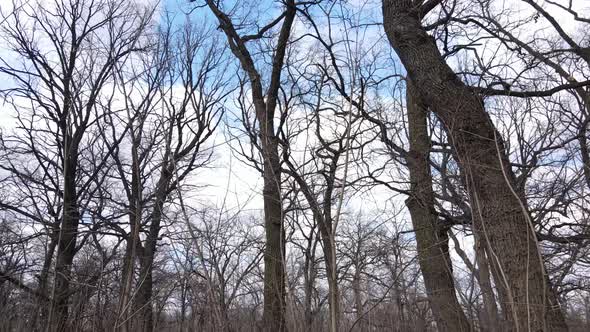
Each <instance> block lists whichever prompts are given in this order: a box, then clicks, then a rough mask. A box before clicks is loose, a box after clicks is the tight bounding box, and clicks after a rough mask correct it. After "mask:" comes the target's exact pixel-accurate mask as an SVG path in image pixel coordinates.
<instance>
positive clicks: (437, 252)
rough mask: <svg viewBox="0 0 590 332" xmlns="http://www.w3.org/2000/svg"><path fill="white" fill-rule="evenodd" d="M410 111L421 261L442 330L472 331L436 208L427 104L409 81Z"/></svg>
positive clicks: (412, 206) (413, 211) (413, 205)
mask: <svg viewBox="0 0 590 332" xmlns="http://www.w3.org/2000/svg"><path fill="white" fill-rule="evenodd" d="M406 89H407V112H408V129H409V141H410V152H409V154H408V158H407V161H408V169H409V171H410V182H411V196H410V197H408V199H407V200H406V205H407V206H408V209H409V211H410V215H411V218H412V225H413V227H414V231H415V234H416V242H417V245H418V261H419V264H420V270H421V271H422V276H423V277H424V284H425V286H426V292H427V294H428V300H429V302H430V307H431V309H432V313H433V315H434V318H435V320H436V325H437V326H438V330H439V331H441V332H443V331H449V332H452V331H471V326H470V324H469V321H468V320H467V317H466V316H465V313H464V312H463V309H462V308H461V305H460V304H459V301H458V300H457V295H456V293H455V283H454V281H453V266H452V264H451V257H450V255H449V246H448V237H447V235H446V230H444V229H441V227H439V225H438V220H437V217H436V215H435V213H434V212H435V210H434V193H433V190H432V176H431V175H430V164H429V157H428V156H429V153H430V146H431V142H430V137H429V136H428V130H427V121H426V119H427V116H428V112H427V110H426V108H425V107H424V106H423V105H422V103H420V102H419V98H417V96H416V95H415V94H416V91H415V88H414V87H413V86H412V84H411V83H408V85H407V88H406Z"/></svg>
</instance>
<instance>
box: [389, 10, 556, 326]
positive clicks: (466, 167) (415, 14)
mask: <svg viewBox="0 0 590 332" xmlns="http://www.w3.org/2000/svg"><path fill="white" fill-rule="evenodd" d="M414 5H415V4H414V3H413V2H412V1H409V0H383V17H384V19H383V21H384V27H385V31H386V33H387V36H388V38H389V41H390V43H391V45H392V46H393V48H394V49H395V51H396V52H397V54H398V55H399V57H400V59H401V61H402V63H403V64H404V66H405V68H406V70H407V72H408V75H409V77H410V79H411V80H412V82H413V83H414V84H415V86H416V87H417V89H418V92H419V94H420V98H421V100H423V101H424V102H425V104H427V105H428V106H429V107H431V109H432V111H433V112H434V113H435V114H436V115H437V116H438V117H439V118H440V119H441V121H442V123H443V124H444V126H445V129H446V131H447V133H448V135H449V138H450V141H451V142H452V144H453V147H454V153H455V158H456V160H457V161H458V163H459V166H460V167H461V171H462V174H463V176H464V178H465V183H466V185H467V188H468V191H469V194H470V202H471V206H472V209H473V215H474V219H475V220H474V224H475V229H474V231H475V232H477V233H479V234H480V236H481V238H482V239H484V240H485V241H486V244H487V245H489V247H490V249H491V256H490V257H491V259H493V260H497V262H498V264H497V266H498V267H499V268H500V269H501V270H500V272H501V273H500V274H499V275H500V276H501V278H502V282H504V283H505V284H506V289H507V292H506V294H507V295H508V296H507V297H505V298H503V299H502V301H503V302H505V303H507V304H508V306H509V307H510V310H509V311H508V312H505V314H506V316H507V317H506V318H507V319H508V320H509V321H510V322H511V326H512V329H513V330H519V331H542V330H551V331H566V330H567V326H566V324H565V319H564V316H563V313H562V311H561V308H560V306H559V303H558V301H557V299H556V298H555V296H554V295H553V292H552V291H551V286H550V285H549V282H548V279H547V278H546V275H545V270H544V265H543V262H542V260H541V257H540V253H539V249H538V247H537V242H536V238H535V234H534V231H533V229H532V225H531V221H530V215H529V213H528V211H527V209H526V204H525V203H524V201H523V198H522V197H518V195H516V194H515V191H514V189H513V188H514V187H515V179H514V174H513V173H512V170H511V168H510V164H509V160H508V157H507V155H506V152H505V150H504V147H503V142H502V140H501V138H500V137H499V134H498V133H497V131H496V130H495V127H494V125H493V123H492V121H491V119H490V118H489V116H488V115H487V113H486V112H485V109H484V105H483V100H482V99H481V97H480V96H478V95H476V94H474V93H473V91H472V90H471V89H469V88H468V87H467V86H466V85H465V84H464V83H463V82H461V80H460V79H459V78H458V77H457V75H456V74H455V73H454V72H453V71H452V69H451V68H450V67H449V66H448V65H447V64H446V63H445V61H444V59H443V58H442V56H441V54H440V52H439V50H438V48H437V45H436V42H435V40H434V39H433V38H432V37H430V36H429V35H428V34H427V33H426V31H425V30H424V28H423V27H422V25H421V19H420V13H419V10H417V9H415V7H414Z"/></svg>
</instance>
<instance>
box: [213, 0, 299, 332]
mask: <svg viewBox="0 0 590 332" xmlns="http://www.w3.org/2000/svg"><path fill="white" fill-rule="evenodd" d="M207 5H208V6H209V8H210V9H211V11H212V12H213V14H214V15H215V16H216V17H217V19H218V21H219V24H220V28H221V29H222V30H223V31H224V32H225V35H226V36H227V40H228V44H229V46H230V49H231V51H232V53H233V54H234V55H235V57H236V58H237V59H238V60H239V61H240V64H241V66H242V69H243V70H244V71H245V72H246V73H247V75H248V79H249V81H250V87H251V93H252V103H253V104H254V109H255V112H256V120H257V122H258V124H259V128H260V130H259V133H258V138H259V140H260V147H261V149H260V150H261V151H260V152H261V154H262V159H263V170H262V177H263V182H264V187H263V202H264V227H265V233H266V246H265V249H264V313H263V321H264V330H265V331H273V332H275V331H277V332H280V331H285V329H286V326H285V312H286V299H285V266H284V256H285V232H284V229H283V207H282V198H281V169H280V164H281V163H280V156H279V138H278V137H277V135H276V133H275V126H274V117H275V109H276V106H277V98H278V91H279V87H280V85H281V71H282V70H283V63H284V59H285V54H286V51H287V44H288V41H289V36H290V34H291V27H292V26H293V22H294V20H295V15H296V7H295V6H296V3H295V1H294V0H288V1H285V12H284V17H283V24H282V26H281V28H280V32H279V35H278V39H277V44H276V48H275V50H274V55H273V58H272V68H271V74H270V81H269V85H268V89H267V90H266V93H264V89H263V86H262V78H261V76H260V73H259V72H258V70H257V69H256V65H255V64H254V60H253V58H252V56H251V54H250V52H249V50H248V47H247V46H246V42H247V41H248V40H245V39H244V38H242V37H241V36H240V35H239V34H238V32H237V31H236V29H235V27H234V25H233V23H232V21H231V17H229V16H228V15H227V14H225V13H224V12H223V11H221V10H220V8H219V7H218V5H217V4H216V3H215V2H214V1H211V0H208V1H207ZM256 38H260V36H256V37H255V39H256Z"/></svg>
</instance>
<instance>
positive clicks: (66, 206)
mask: <svg viewBox="0 0 590 332" xmlns="http://www.w3.org/2000/svg"><path fill="white" fill-rule="evenodd" d="M65 150H66V153H65V155H64V189H63V217H62V222H61V225H60V227H61V229H60V234H59V239H58V247H57V258H56V263H55V285H54V286H53V287H54V288H55V289H54V291H55V293H54V297H53V301H52V304H51V309H50V315H49V319H50V322H49V325H50V328H51V329H52V331H64V330H66V329H67V324H68V309H69V308H68V306H69V299H70V291H71V290H70V278H71V271H72V262H73V261H74V256H75V254H76V240H77V235H78V223H79V221H80V212H79V211H78V198H77V192H76V168H77V160H78V156H77V150H78V149H77V148H76V146H75V145H71V146H68V145H66V149H65Z"/></svg>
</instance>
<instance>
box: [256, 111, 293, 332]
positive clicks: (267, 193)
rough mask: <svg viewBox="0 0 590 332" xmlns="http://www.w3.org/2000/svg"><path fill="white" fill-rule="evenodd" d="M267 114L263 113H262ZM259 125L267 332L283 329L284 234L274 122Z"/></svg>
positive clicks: (260, 117)
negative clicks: (261, 157) (264, 238)
mask: <svg viewBox="0 0 590 332" xmlns="http://www.w3.org/2000/svg"><path fill="white" fill-rule="evenodd" d="M265 114H266V112H265ZM258 119H259V121H260V122H261V130H260V140H261V142H262V154H263V155H264V174H263V179H264V188H263V194H264V227H265V231H266V246H265V248H264V321H265V324H264V325H265V329H266V330H267V331H284V330H285V328H286V327H285V306H286V302H285V271H284V269H285V268H284V266H283V261H284V255H285V232H284V229H283V208H282V202H281V174H280V161H279V151H278V138H277V137H276V136H275V134H274V126H273V124H272V121H273V119H271V120H270V121H265V120H263V119H264V115H262V114H259V116H258Z"/></svg>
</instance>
